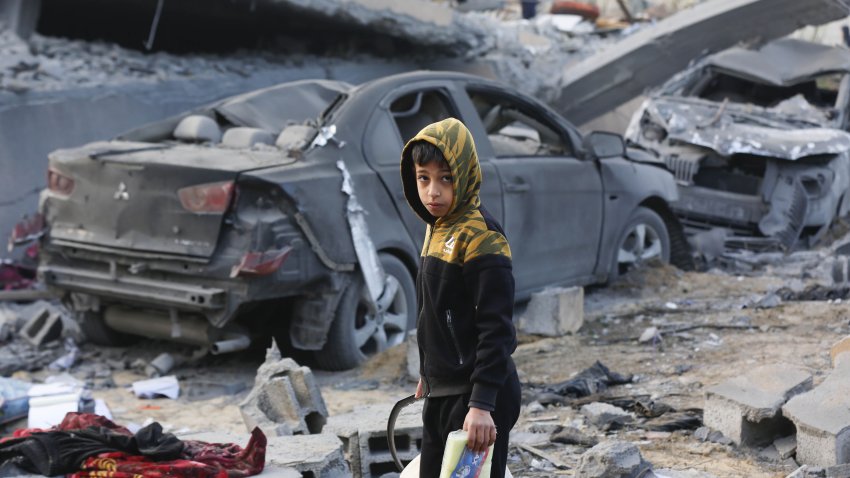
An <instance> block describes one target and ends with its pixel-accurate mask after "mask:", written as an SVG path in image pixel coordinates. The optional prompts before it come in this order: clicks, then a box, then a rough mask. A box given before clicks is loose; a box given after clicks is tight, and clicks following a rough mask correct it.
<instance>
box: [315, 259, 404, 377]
mask: <svg viewBox="0 0 850 478" xmlns="http://www.w3.org/2000/svg"><path fill="white" fill-rule="evenodd" d="M380 260H381V265H382V266H383V268H384V272H385V273H386V274H387V275H388V276H389V278H390V279H389V280H390V282H391V283H394V284H395V285H397V287H394V290H393V291H392V292H391V297H387V298H386V300H385V301H383V302H384V303H385V304H386V308H385V310H384V311H383V312H378V313H375V312H373V311H371V307H370V301H369V296H368V295H367V294H368V293H369V292H368V289H367V288H366V284H365V282H364V281H363V278H362V277H361V276H360V275H359V274H357V276H356V278H355V279H354V280H353V281H352V283H351V284H350V285H349V286H348V287H347V288H346V289H345V291H343V293H342V297H341V298H340V301H339V305H338V306H337V311H336V314H335V316H334V321H333V324H331V328H330V330H329V331H328V340H327V342H326V343H325V346H324V347H323V348H322V350H320V351H319V352H317V353H316V354H315V360H316V364H317V365H318V366H319V368H322V369H325V370H348V369H351V368H354V367H356V366H358V365H360V364H361V363H363V362H364V361H365V360H366V359H367V358H368V357H369V356H371V355H374V354H376V353H379V352H382V351H384V350H386V349H387V348H389V347H392V346H394V345H398V344H400V343H401V342H403V341H404V339H405V336H406V335H407V331H408V330H411V329H412V328H413V327H414V326H415V324H416V312H415V311H416V286H415V285H414V283H413V277H411V275H410V272H409V271H408V270H407V267H405V265H404V264H403V263H402V262H401V261H400V260H398V259H397V258H396V257H394V256H391V255H389V254H380Z"/></svg>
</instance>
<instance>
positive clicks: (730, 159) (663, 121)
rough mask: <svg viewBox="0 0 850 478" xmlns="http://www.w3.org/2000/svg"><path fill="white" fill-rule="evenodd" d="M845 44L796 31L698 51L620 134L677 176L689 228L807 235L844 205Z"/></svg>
mask: <svg viewBox="0 0 850 478" xmlns="http://www.w3.org/2000/svg"><path fill="white" fill-rule="evenodd" d="M848 112H850V51H848V50H847V49H846V48H839V47H828V46H823V45H818V44H814V43H809V42H804V41H800V40H794V39H781V40H776V41H774V42H771V43H768V44H767V45H765V46H763V47H762V48H760V49H756V50H749V49H745V48H732V49H729V50H725V51H723V52H720V53H718V54H715V55H712V56H709V57H706V58H704V59H703V60H701V61H699V62H697V63H696V64H695V65H694V66H693V67H691V68H689V69H687V70H685V71H683V72H681V73H679V74H678V75H676V76H675V77H673V78H672V79H671V80H669V81H668V82H667V83H666V84H664V85H663V86H661V87H660V88H659V89H657V90H656V91H654V92H653V93H652V94H651V95H650V96H649V98H648V99H647V100H646V101H645V102H644V103H643V105H642V106H641V108H640V109H639V110H638V111H637V112H636V113H635V115H634V117H633V118H632V121H631V123H630V125H629V127H628V130H627V131H626V135H625V136H626V139H627V140H628V141H629V142H631V143H632V144H634V145H639V146H640V147H642V148H644V149H646V150H649V151H652V152H653V153H655V154H656V155H657V156H658V157H659V158H660V160H661V161H663V162H664V163H665V164H666V166H667V167H668V168H669V169H670V171H672V172H673V173H674V174H675V176H676V180H677V182H678V185H679V200H678V201H677V202H675V203H674V204H673V208H674V210H675V211H676V214H677V215H678V217H679V218H680V219H681V220H682V222H683V224H684V226H685V228H686V231H687V232H689V233H697V232H699V231H704V230H707V229H712V228H723V229H725V231H726V234H728V235H727V238H726V243H727V246H732V247H743V248H751V249H762V250H763V249H785V250H787V249H791V248H794V247H798V246H806V245H808V244H810V243H813V242H814V241H815V240H817V238H818V237H820V235H821V234H823V232H824V231H825V230H826V229H827V228H828V226H829V225H830V224H831V223H832V221H833V220H834V219H835V218H837V217H840V216H843V215H845V214H846V213H847V212H848V207H850V199H849V198H848V188H850V134H848V133H847V128H848Z"/></svg>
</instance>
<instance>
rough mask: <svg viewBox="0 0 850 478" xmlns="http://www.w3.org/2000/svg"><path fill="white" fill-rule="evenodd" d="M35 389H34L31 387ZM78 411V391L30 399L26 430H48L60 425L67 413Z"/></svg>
mask: <svg viewBox="0 0 850 478" xmlns="http://www.w3.org/2000/svg"><path fill="white" fill-rule="evenodd" d="M33 388H35V387H33ZM79 410H80V391H79V390H78V391H76V392H72V393H61V394H56V395H44V396H37V397H31V398H30V410H29V415H28V416H27V428H50V427H53V426H56V425H58V424H60V423H62V420H64V419H65V415H67V414H68V412H78V411H79Z"/></svg>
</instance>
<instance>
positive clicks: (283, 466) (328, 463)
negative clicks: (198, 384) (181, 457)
mask: <svg viewBox="0 0 850 478" xmlns="http://www.w3.org/2000/svg"><path fill="white" fill-rule="evenodd" d="M178 438H180V439H181V440H199V441H204V442H208V443H235V444H237V445H240V446H245V445H246V444H247V443H248V439H249V435H248V434H245V435H239V434H234V433H227V432H196V433H187V434H180V435H178ZM266 438H267V439H268V445H267V446H266V471H268V472H270V473H274V475H273V476H281V477H287V478H288V477H289V476H293V477H301V476H303V474H304V473H312V476H316V477H337V476H339V477H342V476H350V473H351V472H350V470H349V467H348V464H347V463H346V462H345V458H344V456H343V450H342V441H340V439H339V438H338V437H337V436H336V435H333V434H330V433H320V434H317V435H294V436H284V437H270V436H267V437H266ZM290 470H294V471H295V472H296V473H297V474H296V475H292V473H291V471H290ZM265 475H266V473H265V471H264V472H263V476H265Z"/></svg>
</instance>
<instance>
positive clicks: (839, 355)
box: [829, 335, 850, 367]
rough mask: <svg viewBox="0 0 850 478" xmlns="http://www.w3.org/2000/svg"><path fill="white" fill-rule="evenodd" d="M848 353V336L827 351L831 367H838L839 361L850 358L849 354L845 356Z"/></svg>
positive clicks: (849, 343)
mask: <svg viewBox="0 0 850 478" xmlns="http://www.w3.org/2000/svg"><path fill="white" fill-rule="evenodd" d="M848 351H850V335H848V336H847V337H844V338H843V339H841V340H839V341H838V342H836V343H835V344H834V345H833V346H832V348H830V349H829V358H830V359H831V360H832V366H833V367H838V366H839V362H840V361H841V360H846V359H848V358H850V354H845V352H848Z"/></svg>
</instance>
